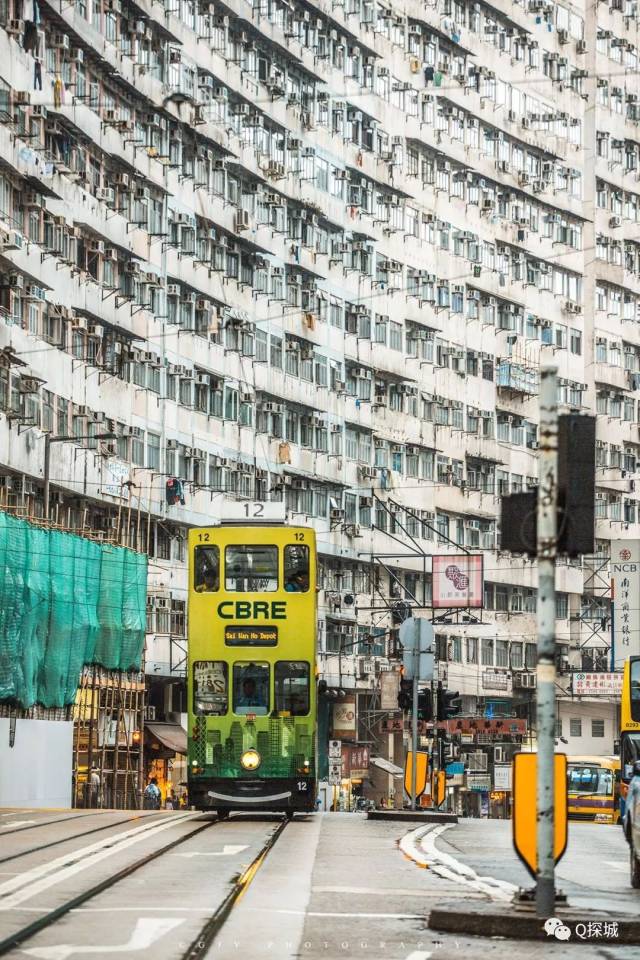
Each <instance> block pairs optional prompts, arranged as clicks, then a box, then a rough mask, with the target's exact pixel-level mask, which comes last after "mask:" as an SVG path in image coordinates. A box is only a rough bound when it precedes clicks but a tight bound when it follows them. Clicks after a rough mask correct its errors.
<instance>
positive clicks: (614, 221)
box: [609, 217, 622, 227]
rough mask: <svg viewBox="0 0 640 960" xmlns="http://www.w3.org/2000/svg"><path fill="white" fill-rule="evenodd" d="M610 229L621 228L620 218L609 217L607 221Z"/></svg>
mask: <svg viewBox="0 0 640 960" xmlns="http://www.w3.org/2000/svg"><path fill="white" fill-rule="evenodd" d="M609 226H610V227H621V226H622V217H610V219H609Z"/></svg>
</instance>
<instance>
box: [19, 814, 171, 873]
mask: <svg viewBox="0 0 640 960" xmlns="http://www.w3.org/2000/svg"><path fill="white" fill-rule="evenodd" d="M151 816H154V814H153V813H150V814H146V815H145V814H137V816H135V817H126V818H125V819H124V820H116V821H114V823H107V824H105V825H104V826H102V827H93V829H92V830H83V831H82V833H73V834H71V835H70V836H68V837H61V838H60V840H51V841H50V842H49V843H41V844H39V845H38V846H37V847H29V849H28V850H23V851H22V852H21V853H11V854H9V856H8V857H0V863H8V862H9V861H10V860H18V859H19V858H20V857H26V856H28V855H29V854H30V853H38V852H39V851H40V850H49V849H50V848H51V847H57V846H59V844H61V843H69V841H70V840H78V839H79V838H80V837H88V836H89V835H90V834H92V833H100V832H101V831H102V830H111V829H112V828H113V827H121V826H122V824H123V823H135V821H136V820H147V819H148V818H149V817H151ZM70 819H72V820H73V819H75V817H71V818H70ZM157 822H158V821H157V820H154V823H157ZM13 832H14V833H18V832H19V831H17V830H14V831H13ZM2 836H6V834H1V833H0V837H2Z"/></svg>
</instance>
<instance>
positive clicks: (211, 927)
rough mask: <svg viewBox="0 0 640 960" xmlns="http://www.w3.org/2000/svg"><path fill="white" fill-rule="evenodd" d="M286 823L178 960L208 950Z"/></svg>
mask: <svg viewBox="0 0 640 960" xmlns="http://www.w3.org/2000/svg"><path fill="white" fill-rule="evenodd" d="M288 823H289V820H282V822H281V823H280V824H279V825H278V827H277V828H276V829H275V830H274V831H273V833H272V834H271V836H270V837H269V839H268V840H267V842H266V843H265V844H264V845H263V846H262V848H261V850H260V852H259V853H258V854H257V856H256V857H255V858H254V859H253V860H252V861H251V863H250V864H249V866H248V867H247V868H246V869H245V870H243V872H242V873H241V874H239V875H238V876H237V877H236V878H235V879H234V880H233V886H232V888H231V890H230V891H229V893H228V894H227V896H226V897H225V898H224V900H223V901H222V903H221V904H220V906H219V907H218V908H217V909H216V911H215V913H213V914H212V915H211V916H210V917H209V919H208V920H207V921H206V922H205V923H204V925H203V926H202V928H201V930H200V932H199V933H198V935H197V936H196V937H195V938H194V940H193V941H192V942H191V944H190V945H189V947H188V948H187V950H186V951H185V953H183V954H182V957H181V958H180V960H196V958H201V957H202V956H203V955H204V952H205V951H206V950H208V948H209V947H210V946H211V944H212V943H213V941H214V939H215V937H216V936H217V934H218V933H219V931H220V930H221V928H222V927H223V925H224V923H225V921H226V920H227V918H228V916H229V914H230V913H231V911H232V910H233V908H234V906H235V904H236V903H237V902H238V900H239V899H240V897H241V896H242V895H243V894H244V893H245V891H246V890H247V888H248V887H249V884H250V883H251V881H252V880H253V878H254V877H255V875H256V873H257V872H258V870H259V869H260V867H261V866H262V863H263V862H264V860H265V858H266V856H267V854H268V853H269V851H270V850H271V849H272V847H274V846H275V844H276V843H277V841H278V839H279V838H280V836H281V835H282V833H283V831H284V829H285V827H286V826H287V824H288ZM0 955H1V954H0Z"/></svg>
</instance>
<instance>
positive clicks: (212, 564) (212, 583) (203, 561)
mask: <svg viewBox="0 0 640 960" xmlns="http://www.w3.org/2000/svg"><path fill="white" fill-rule="evenodd" d="M198 561H199V562H198V565H197V568H196V585H195V591H196V593H213V592H214V591H215V590H218V589H219V587H220V557H219V554H218V548H217V547H201V548H200V549H199V550H198Z"/></svg>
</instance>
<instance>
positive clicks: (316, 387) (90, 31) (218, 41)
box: [0, 0, 640, 756]
mask: <svg viewBox="0 0 640 960" xmlns="http://www.w3.org/2000/svg"><path fill="white" fill-rule="evenodd" d="M639 42H640V41H639V39H638V11H637V3H636V2H631V0H611V3H610V4H608V5H607V4H606V3H600V4H598V5H597V9H595V8H592V7H587V5H586V4H585V3H578V4H570V3H564V2H563V3H554V2H551V0H527V2H520V3H519V2H514V3H505V2H503V0H493V2H492V3H485V2H483V0H480V2H456V0H435V2H434V3H432V4H431V3H426V4H425V3H418V2H416V0H403V2H398V3H396V2H393V3H391V2H389V3H380V2H375V0H344V2H342V3H331V4H330V3H328V2H325V0H314V2H302V0H286V2H285V0H255V2H254V3H251V4H247V3H241V2H239V0H227V2H226V3H218V2H213V3H203V2H197V0H77V2H75V3H73V4H68V3H64V2H58V0H51V2H48V0H0V63H1V64H2V68H1V69H0V138H1V141H2V149H1V151H0V152H1V156H2V165H1V168H0V272H1V277H0V350H1V351H2V352H1V353H0V358H1V366H0V409H1V411H2V414H3V416H2V418H1V419H0V466H1V468H2V475H3V478H4V479H3V483H4V502H5V503H6V504H7V505H9V506H10V507H11V508H18V509H20V510H22V511H23V512H24V513H26V514H27V515H34V516H38V515H40V516H41V515H42V512H43V469H44V461H43V451H44V440H43V434H44V433H47V432H48V433H49V434H50V435H51V436H52V437H57V438H61V437H65V438H76V442H73V440H72V439H68V440H65V441H62V440H59V441H58V442H57V444H56V445H55V448H53V449H54V450H55V453H54V455H53V456H52V462H51V473H50V479H51V489H52V496H51V500H50V517H51V519H53V520H56V521H58V522H60V523H63V524H66V525H68V526H69V527H70V528H82V527H85V528H87V527H88V528H90V529H92V530H94V531H103V532H104V536H105V537H107V538H108V537H116V538H118V539H119V540H121V541H123V542H128V543H130V544H132V545H135V546H137V547H138V548H140V549H148V551H149V554H150V558H151V562H150V582H149V637H148V645H147V674H148V677H149V684H150V694H149V696H150V700H149V705H150V706H151V708H152V710H156V711H157V716H158V717H163V716H166V715H169V714H171V713H173V712H178V713H179V712H180V710H181V709H184V701H183V700H181V697H183V693H182V692H181V690H182V681H181V678H182V674H183V671H184V649H185V640H184V637H185V635H186V629H185V617H186V613H185V597H186V570H185V532H186V529H187V528H188V527H189V526H190V525H194V524H202V523H208V522H210V521H211V520H212V519H216V518H221V517H224V515H225V505H226V504H227V503H228V501H229V500H230V499H233V500H236V499H238V498H249V499H259V500H267V499H270V500H284V503H285V506H286V510H287V514H288V515H289V516H290V517H291V518H292V519H295V521H296V522H307V523H311V524H313V526H314V527H315V528H316V530H317V533H318V538H319V544H320V550H321V580H320V584H319V586H320V594H319V602H320V621H319V656H320V665H321V671H322V675H323V677H324V678H325V679H326V681H327V685H328V689H329V691H333V692H334V695H335V696H336V697H337V698H338V699H340V698H341V697H343V695H350V694H351V693H354V694H355V695H356V696H357V697H358V700H359V704H360V708H361V718H360V719H361V727H360V730H359V733H358V734H357V735H356V737H355V738H356V739H358V737H359V738H360V739H361V740H363V741H365V740H367V741H373V742H374V743H375V747H374V749H375V750H377V751H379V752H380V755H381V756H388V755H389V749H390V744H391V740H392V737H393V734H392V733H388V734H387V733H384V734H383V733H382V732H381V728H380V726H379V723H378V720H379V717H380V715H379V713H378V712H377V710H378V707H379V704H378V701H377V690H378V686H379V681H378V677H379V674H380V672H382V671H384V670H386V669H389V668H390V667H391V666H392V665H393V662H394V660H393V657H394V653H395V650H396V647H395V629H396V628H397V625H398V622H399V621H400V620H401V619H402V616H403V615H404V614H405V613H406V605H407V604H408V605H409V606H413V607H417V608H418V609H420V608H422V609H423V610H424V609H425V608H426V612H427V614H430V609H429V608H430V604H431V602H432V596H431V589H432V581H431V572H430V571H431V557H432V556H433V555H434V554H448V555H452V556H454V555H457V554H460V553H461V552H471V553H474V552H481V553H482V554H483V557H484V581H485V582H484V598H483V599H484V609H483V610H482V613H481V616H480V617H479V618H478V620H479V622H474V618H473V617H468V616H467V617H457V616H455V617H454V616H450V617H446V616H445V617H441V618H440V621H439V623H438V626H437V631H436V632H437V636H438V642H439V654H440V671H441V675H442V676H443V679H445V680H446V682H447V684H448V686H449V687H450V688H454V689H459V690H460V692H461V694H462V696H463V698H464V699H463V704H464V711H465V713H468V714H470V715H472V716H473V715H478V716H501V715H504V716H513V715H514V714H517V715H518V716H520V717H524V718H528V720H529V721H531V719H532V714H531V700H532V686H531V684H532V682H533V681H532V680H531V679H530V678H531V677H532V676H533V674H532V670H533V668H534V664H535V634H536V629H535V606H536V572H535V567H534V565H533V564H532V563H531V562H529V561H527V560H526V559H524V558H514V557H511V556H507V555H504V554H502V553H501V552H500V550H499V534H498V530H497V513H498V510H499V497H500V496H501V495H502V494H504V493H508V492H513V491H517V490H522V489H526V488H527V487H529V486H533V485H535V483H536V476H537V464H536V449H537V442H538V440H537V419H538V409H537V389H538V378H539V368H540V363H541V358H542V357H543V355H545V353H546V354H552V355H553V358H554V360H555V362H556V363H557V366H558V369H559V377H560V403H561V408H562V410H566V411H568V410H580V411H585V412H592V413H596V414H597V417H598V433H597V436H598V441H597V466H598V473H597V505H596V509H597V518H598V519H597V545H598V547H597V552H596V556H595V557H594V558H590V559H589V560H585V562H584V564H577V563H570V564H566V563H565V564H562V565H560V566H559V570H558V611H557V613H558V641H559V644H560V645H561V646H560V654H559V666H560V667H561V671H562V672H563V673H566V672H567V671H569V670H570V669H572V668H580V669H602V668H603V667H605V666H606V662H607V648H608V646H609V644H610V623H611V621H610V609H609V598H608V573H607V557H608V555H609V543H610V540H611V539H612V538H613V539H617V538H620V537H626V536H628V537H629V538H633V537H637V536H638V535H639V528H638V521H639V519H640V518H639V517H638V496H637V493H636V491H635V489H634V484H635V477H636V474H637V472H638V466H639V464H640V437H639V435H638V423H639V419H640V412H639V409H638V401H639V399H640V389H639V388H640V326H639V324H640V242H639V241H638V235H637V227H638V220H639V219H640V163H639V152H640V133H639V130H640V127H639V123H640V106H639V103H638V96H639V95H640V90H638V84H637V80H636V79H635V75H636V74H637V66H638V64H637V58H638V44H639ZM171 481H178V482H177V483H171V487H170V490H169V489H168V487H167V483H168V482H171ZM561 682H562V681H561ZM172 685H173V687H172ZM172 690H173V693H172ZM585 704H586V710H587V713H588V707H589V704H588V703H587V702H583V703H582V704H581V706H580V716H583V715H584V713H585ZM565 706H566V704H565ZM565 706H563V712H562V717H564V715H565V713H564V711H565ZM566 709H567V711H568V714H569V715H570V714H571V701H568V707H566ZM607 709H608V710H609V711H612V710H613V705H612V704H609V705H608V707H607ZM596 713H597V717H598V718H601V714H602V707H601V705H600V704H599V705H598V708H597V711H596ZM594 715H595V714H594ZM562 717H561V722H560V723H559V732H562V731H561V728H562ZM565 726H567V730H566V731H564V732H562V735H563V736H565V738H566V739H568V740H569V751H570V752H579V751H575V750H574V751H572V741H571V738H570V736H569V729H568V726H569V724H568V720H567V721H566V723H565ZM574 728H575V729H577V727H575V725H574ZM596 729H597V730H599V729H600V724H598V725H597V727H596ZM612 729H613V723H611V724H609V725H607V730H612ZM327 732H328V731H327ZM387 738H388V742H387ZM605 739H606V738H605ZM611 747H612V744H610V743H609V740H608V739H607V740H606V743H604V742H603V750H602V752H604V753H606V752H610V750H611Z"/></svg>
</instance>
